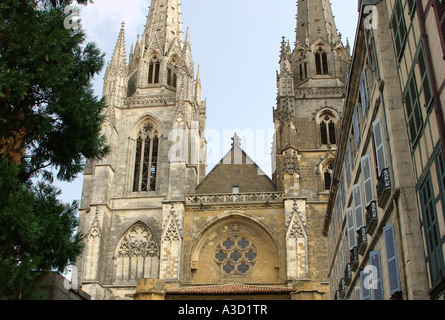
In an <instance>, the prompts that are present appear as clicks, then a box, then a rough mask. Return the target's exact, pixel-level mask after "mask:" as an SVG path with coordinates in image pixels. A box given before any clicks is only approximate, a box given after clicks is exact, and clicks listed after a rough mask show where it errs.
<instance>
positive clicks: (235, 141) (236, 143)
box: [232, 133, 241, 148]
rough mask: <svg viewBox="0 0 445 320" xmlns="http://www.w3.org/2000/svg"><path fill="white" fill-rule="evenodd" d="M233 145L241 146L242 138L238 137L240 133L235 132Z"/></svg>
mask: <svg viewBox="0 0 445 320" xmlns="http://www.w3.org/2000/svg"><path fill="white" fill-rule="evenodd" d="M232 141H233V143H232V147H239V148H241V139H240V137H238V135H237V134H236V133H235V135H234V136H233V138H232Z"/></svg>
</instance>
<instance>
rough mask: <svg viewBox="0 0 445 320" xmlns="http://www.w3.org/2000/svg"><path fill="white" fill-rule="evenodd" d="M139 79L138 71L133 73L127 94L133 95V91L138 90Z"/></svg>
mask: <svg viewBox="0 0 445 320" xmlns="http://www.w3.org/2000/svg"><path fill="white" fill-rule="evenodd" d="M137 80H138V72H137V71H136V72H135V73H133V74H132V76H131V77H130V79H129V80H128V87H127V96H128V97H131V96H132V95H133V93H135V92H136V85H137Z"/></svg>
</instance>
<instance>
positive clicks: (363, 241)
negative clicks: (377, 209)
mask: <svg viewBox="0 0 445 320" xmlns="http://www.w3.org/2000/svg"><path fill="white" fill-rule="evenodd" d="M357 244H358V253H359V254H361V255H363V254H364V253H365V251H366V247H367V246H368V234H367V233H366V228H365V227H363V228H360V229H359V230H358V231H357Z"/></svg>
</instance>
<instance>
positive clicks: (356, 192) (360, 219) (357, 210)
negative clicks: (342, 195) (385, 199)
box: [352, 183, 366, 231]
mask: <svg viewBox="0 0 445 320" xmlns="http://www.w3.org/2000/svg"><path fill="white" fill-rule="evenodd" d="M352 199H353V200H352V203H353V207H354V214H355V230H356V231H357V230H359V229H360V228H362V227H364V226H365V225H366V222H365V216H364V214H363V200H362V188H361V184H360V183H358V184H355V185H353V186H352Z"/></svg>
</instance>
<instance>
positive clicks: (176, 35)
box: [143, 0, 182, 54]
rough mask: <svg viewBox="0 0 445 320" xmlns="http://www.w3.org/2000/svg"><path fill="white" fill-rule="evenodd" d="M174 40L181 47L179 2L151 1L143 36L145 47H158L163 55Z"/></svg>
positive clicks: (175, 0) (170, 0) (172, 0)
mask: <svg viewBox="0 0 445 320" xmlns="http://www.w3.org/2000/svg"><path fill="white" fill-rule="evenodd" d="M175 39H178V40H179V42H180V46H181V47H182V19H181V3H180V1H179V0H152V1H151V5H150V10H149V13H148V17H147V23H146V24H145V31H144V34H143V41H144V43H145V47H153V46H155V47H158V49H160V51H161V53H163V54H164V53H165V52H166V51H167V50H168V49H169V47H171V44H172V42H173V41H174V40H175Z"/></svg>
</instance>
